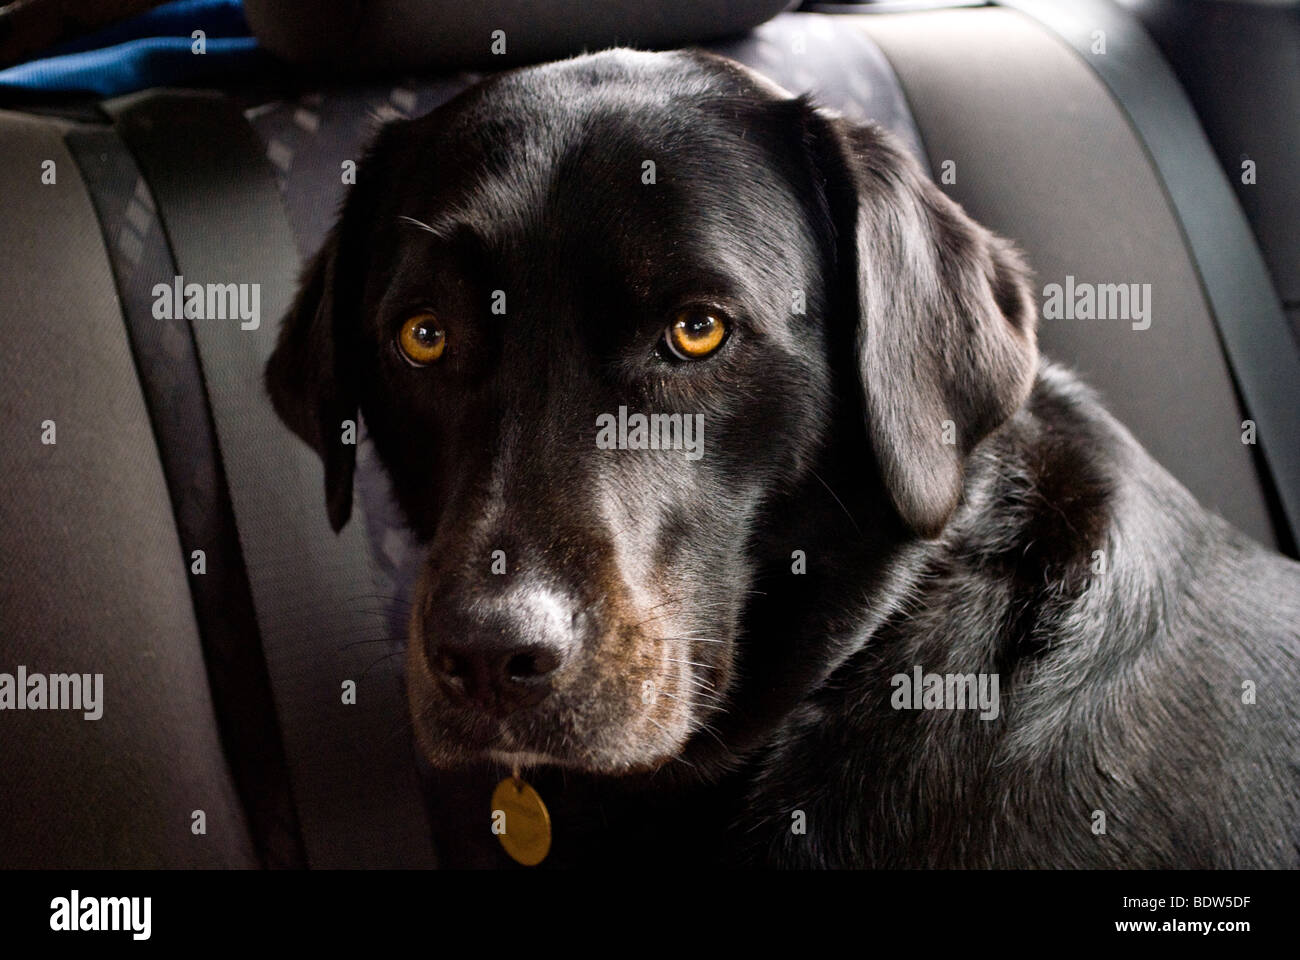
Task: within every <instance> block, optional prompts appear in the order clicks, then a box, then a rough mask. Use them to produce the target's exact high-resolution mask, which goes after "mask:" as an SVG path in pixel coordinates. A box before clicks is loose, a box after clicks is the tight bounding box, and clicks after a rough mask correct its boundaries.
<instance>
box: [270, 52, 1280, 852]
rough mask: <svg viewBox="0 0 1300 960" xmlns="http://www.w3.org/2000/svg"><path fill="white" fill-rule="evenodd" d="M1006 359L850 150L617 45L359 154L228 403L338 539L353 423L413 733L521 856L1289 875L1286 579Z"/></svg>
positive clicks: (1110, 424)
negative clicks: (494, 809)
mask: <svg viewBox="0 0 1300 960" xmlns="http://www.w3.org/2000/svg"><path fill="white" fill-rule="evenodd" d="M1035 326H1036V308H1035V299H1034V296H1033V294H1032V291H1031V287H1030V286H1029V282H1028V279H1027V271H1026V267H1025V265H1024V263H1023V262H1022V260H1021V258H1020V257H1019V256H1018V255H1017V253H1016V251H1015V250H1014V249H1013V248H1012V246H1011V245H1010V244H1009V243H1007V242H1006V241H1004V240H1002V239H1001V238H999V237H997V236H994V235H993V234H991V233H990V232H989V231H987V230H985V229H984V228H982V227H980V226H979V225H978V224H976V223H974V222H973V221H972V220H971V219H969V218H968V217H967V216H966V215H965V214H964V212H963V211H962V210H961V208H960V207H959V206H957V205H956V204H955V203H953V202H952V201H950V200H949V199H948V198H947V197H946V196H945V195H944V194H943V193H942V192H941V191H940V190H939V189H938V188H937V187H935V186H934V185H933V184H932V183H931V182H930V181H929V180H928V179H927V178H926V177H925V176H924V174H923V173H922V172H921V170H920V169H919V167H918V165H917V163H916V162H915V161H914V160H912V159H911V158H910V157H909V156H908V155H907V154H906V153H905V152H904V150H903V149H901V148H900V146H899V145H898V144H897V143H896V142H895V141H894V140H893V139H891V137H890V136H888V135H887V134H885V133H884V132H882V131H881V130H879V129H876V128H873V127H871V126H862V125H855V124H850V123H848V122H845V121H844V120H843V119H840V118H837V117H834V116H832V115H829V114H828V113H826V112H823V111H820V110H818V109H816V108H815V107H814V106H812V105H811V104H810V103H809V102H808V101H807V100H806V99H805V98H801V97H791V96H790V95H789V94H787V93H785V92H784V91H782V90H780V89H779V88H777V87H775V86H773V85H771V84H770V83H768V82H767V81H765V80H763V79H761V78H760V77H758V75H756V74H754V73H751V72H750V71H748V70H746V69H745V68H743V67H740V66H739V65H737V64H734V63H732V62H730V61H727V60H725V59H722V58H719V57H715V56H711V55H707V54H702V53H694V52H677V53H662V54H648V53H638V52H631V51H625V50H619V51H609V52H605V53H600V54H596V55H591V56H584V57H579V58H576V59H573V60H569V61H566V62H562V63H556V64H551V65H546V66H541V67H535V68H529V69H524V70H518V71H514V72H510V73H505V74H501V75H498V76H496V77H494V78H492V79H490V80H488V81H487V82H485V83H483V84H481V85H479V86H477V87H475V88H473V89H471V90H469V91H466V92H465V93H463V94H462V95H460V96H459V97H457V98H456V99H454V100H453V101H451V102H449V103H447V104H446V105H444V106H442V107H440V108H439V109H437V110H435V111H434V112H432V113H431V114H429V115H428V116H425V117H423V118H420V119H415V120H410V121H402V122H397V123H393V124H390V125H388V126H386V127H384V128H383V129H382V130H381V131H380V133H379V134H378V136H377V138H376V140H375V141H374V143H373V146H372V148H371V150H370V152H369V154H368V156H367V157H366V158H365V159H364V160H363V162H362V164H361V166H360V169H359V172H358V175H357V182H356V185H355V186H354V187H352V188H351V193H350V195H349V197H348V199H347V201H346V203H345V205H344V208H343V210H342V214H341V216H340V219H339V221H338V223H337V225H336V226H335V228H334V230H333V232H332V233H331V235H330V236H329V238H328V241H327V242H326V244H325V245H324V248H323V249H322V250H321V252H320V253H319V255H318V256H317V257H316V258H315V259H314V261H313V262H312V263H311V264H310V265H309V267H308V268H307V270H306V272H305V275H304V280H303V284H302V289H301V292H300V295H299V297H298V299H297V301H296V303H295V304H294V306H293V308H292V310H291V311H290V313H289V315H288V316H287V317H286V319H285V321H284V326H283V329H282V331H281V335H280V341H279V344H278V347H277V350H276V352H275V354H274V355H273V357H272V359H271V361H270V363H269V365H268V368H267V385H268V388H269V391H270V395H271V397H272V399H273V401H274V404H275V407H276V409H277V411H278V412H279V414H280V416H281V417H282V418H283V419H284V421H285V422H286V423H287V424H288V425H289V426H290V427H291V428H292V429H293V431H294V432H295V433H297V434H298V435H299V436H300V437H302V438H303V439H304V440H306V441H307V442H308V443H309V444H311V445H312V446H313V447H314V448H315V449H316V450H317V451H318V452H319V454H320V456H321V458H322V459H323V461H324V465H325V485H326V495H327V502H328V510H329V515H330V519H331V521H332V523H333V525H334V527H335V529H338V528H340V527H341V526H342V525H343V524H344V523H345V522H346V521H347V519H348V516H349V512H350V509H351V497H352V493H351V490H352V472H353V465H354V451H355V447H354V446H352V445H350V444H347V443H344V442H342V439H343V427H342V425H343V423H344V422H345V421H352V420H353V419H354V418H355V417H356V416H357V413H358V411H360V413H361V414H362V415H363V416H364V418H365V422H366V424H367V425H368V429H369V430H370V433H371V435H372V436H373V440H374V444H375V448H376V451H377V453H378V455H379V457H380V458H381V460H382V462H383V464H384V466H385V468H386V470H387V472H388V474H389V475H390V477H391V480H392V484H393V489H394V492H395V496H396V498H397V500H398V502H399V503H400V505H401V507H402V509H403V511H404V514H405V516H406V518H407V519H408V520H409V523H410V525H411V528H412V530H413V531H414V532H415V533H416V534H417V535H418V536H419V537H420V538H421V539H422V540H423V541H424V542H427V544H428V554H427V560H426V561H425V562H424V564H423V567H422V572H421V575H420V578H419V582H418V585H417V587H416V591H415V596H414V607H413V611H412V617H411V621H410V634H409V655H408V671H407V673H408V684H409V688H410V705H411V711H412V716H413V720H414V729H415V733H416V737H417V740H418V742H419V745H420V746H421V748H422V750H423V751H424V753H425V754H426V755H427V757H428V758H429V759H430V760H431V761H432V763H433V765H435V766H436V767H439V768H447V767H456V766H457V765H462V764H472V763H486V764H493V765H496V766H495V767H494V770H495V774H494V775H495V776H500V775H501V772H502V771H509V770H510V768H511V767H518V766H521V765H522V766H523V767H524V768H525V769H526V770H527V771H528V775H529V778H530V779H532V780H534V782H536V783H537V784H539V788H540V790H541V793H542V795H543V797H544V799H546V800H547V801H548V802H549V803H550V804H551V806H552V807H553V810H554V812H553V820H554V823H555V844H554V851H553V855H552V860H553V861H555V862H558V863H592V862H597V861H599V860H603V859H618V860H621V861H624V862H628V861H631V860H635V861H636V862H639V863H642V864H645V863H654V862H662V863H680V862H682V860H683V858H686V859H689V860H690V861H691V862H706V861H707V862H718V863H761V864H770V865H780V866H835V867H857V866H878V867H886V866H888V867H898V866H908V867H956V866H960V867H1262V866H1291V867H1295V866H1297V865H1300V708H1298V707H1297V703H1296V699H1297V691H1298V690H1300V565H1297V564H1296V563H1293V562H1291V561H1289V560H1287V559H1284V558H1282V557H1280V556H1278V555H1275V554H1273V553H1270V552H1268V551H1266V550H1264V549H1262V548H1261V547H1259V546H1257V545H1256V544H1254V543H1253V542H1251V541H1250V540H1248V539H1247V538H1246V537H1244V536H1242V535H1241V534H1239V533H1237V532H1235V531H1234V530H1233V529H1231V528H1229V527H1228V526H1227V525H1226V524H1224V523H1223V522H1222V521H1220V520H1219V519H1218V518H1216V517H1214V516H1212V515H1210V514H1209V513H1207V512H1206V511H1205V510H1203V509H1202V508H1201V507H1199V506H1198V505H1197V504H1196V503H1195V502H1194V500H1193V499H1192V497H1191V496H1190V495H1189V494H1188V493H1187V492H1186V491H1185V490H1184V489H1183V488H1182V487H1181V486H1179V484H1178V483H1177V482H1176V481H1175V480H1174V479H1173V478H1171V477H1170V476H1169V475H1168V474H1167V473H1166V472H1165V471H1164V470H1163V469H1161V467H1160V466H1158V465H1157V464H1156V463H1155V462H1154V461H1153V460H1152V459H1151V458H1150V457H1149V456H1148V455H1147V454H1146V453H1144V452H1143V450H1142V449H1141V448H1140V447H1139V446H1138V445H1137V443H1136V442H1135V441H1134V440H1133V438H1132V437H1131V436H1130V435H1129V434H1128V433H1127V432H1126V431H1125V429H1124V428H1123V427H1122V426H1120V424H1118V423H1117V422H1116V421H1115V420H1113V419H1112V418H1111V417H1110V416H1109V415H1108V414H1107V413H1106V412H1105V411H1104V410H1103V409H1102V407H1101V406H1100V404H1099V403H1098V401H1097V400H1096V398H1095V397H1094V396H1093V394H1091V393H1090V392H1089V391H1088V389H1087V388H1085V387H1084V386H1082V385H1080V384H1079V383H1078V382H1077V381H1076V380H1075V379H1074V378H1073V377H1072V376H1071V375H1070V374H1069V373H1068V372H1066V371H1064V370H1062V369H1061V368H1059V367H1056V366H1052V365H1051V364H1048V363H1046V362H1044V361H1042V360H1041V359H1040V358H1039V356H1038V353H1037V349H1036V346H1035ZM474 802H475V803H477V804H479V807H477V808H476V814H475V815H476V816H478V814H479V813H481V814H482V817H481V820H480V821H478V822H481V824H482V835H483V837H484V842H486V843H491V842H492V840H491V837H490V834H489V827H488V819H487V814H486V810H487V797H486V795H484V796H482V797H481V798H478V799H476V800H475V801H474Z"/></svg>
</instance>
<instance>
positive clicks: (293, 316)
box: [266, 227, 357, 533]
mask: <svg viewBox="0 0 1300 960" xmlns="http://www.w3.org/2000/svg"><path fill="white" fill-rule="evenodd" d="M340 232H341V227H335V228H334V231H333V232H332V233H331V234H330V236H329V239H328V240H327V241H326V242H325V245H324V246H323V247H322V248H321V250H320V252H319V253H317V254H316V256H315V257H314V258H313V259H312V261H311V262H310V263H309V264H308V265H307V267H306V268H305V269H304V270H303V274H302V279H301V282H300V284H299V289H298V295H297V297H296V298H295V299H294V302H293V306H292V307H290V308H289V312H288V314H286V315H285V318H284V320H283V322H282V323H281V325H280V336H279V340H278V342H277V344H276V347H275V351H274V352H273V353H272V354H271V358H270V360H268V361H267V364H266V389H267V392H268V393H269V394H270V395H271V402H272V404H273V405H274V406H275V411H276V413H278V414H279V415H280V419H282V420H283V421H284V422H285V423H286V424H288V426H289V428H290V429H291V430H293V432H294V433H296V434H298V436H300V437H302V439H303V440H305V441H307V443H308V444H310V445H311V447H312V449H314V450H315V451H316V452H317V453H318V454H319V455H320V458H321V460H322V461H323V462H324V464H325V503H326V507H327V509H328V512H329V520H330V526H331V527H333V528H334V532H335V533H337V532H338V531H339V530H341V529H343V525H344V524H345V523H347V522H348V516H349V515H350V514H351V512H352V474H353V470H354V468H355V466H356V449H357V448H356V445H355V443H344V442H343V440H344V421H348V420H350V421H352V423H353V424H354V427H353V438H352V439H355V432H356V431H355V423H356V419H357V394H356V388H355V384H354V382H353V377H352V375H351V367H350V365H349V358H350V356H351V354H352V351H351V350H350V349H349V345H348V343H346V342H343V341H344V340H345V339H346V337H347V334H346V332H345V331H344V329H343V328H342V327H341V325H340V323H339V320H340V317H339V303H338V297H339V289H338V261H339V236H340Z"/></svg>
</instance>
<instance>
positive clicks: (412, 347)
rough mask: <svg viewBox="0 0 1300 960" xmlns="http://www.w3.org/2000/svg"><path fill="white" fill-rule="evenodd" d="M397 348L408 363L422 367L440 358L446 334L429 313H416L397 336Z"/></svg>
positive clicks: (445, 347) (445, 346) (445, 343)
mask: <svg viewBox="0 0 1300 960" xmlns="http://www.w3.org/2000/svg"><path fill="white" fill-rule="evenodd" d="M397 346H398V347H399V348H400V349H401V351H402V356H404V357H405V358H406V360H407V362H408V363H411V364H414V365H415V366H417V367H423V366H426V365H428V364H430V363H433V361H435V360H437V359H438V358H439V357H441V356H442V351H444V350H445V349H447V334H446V333H445V332H444V331H443V329H442V327H440V326H439V325H438V319H437V318H436V317H435V316H434V315H433V314H431V313H417V314H416V315H415V316H413V317H411V318H410V319H409V320H407V321H406V322H405V323H404V324H402V329H401V332H400V333H398V335H397Z"/></svg>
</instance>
